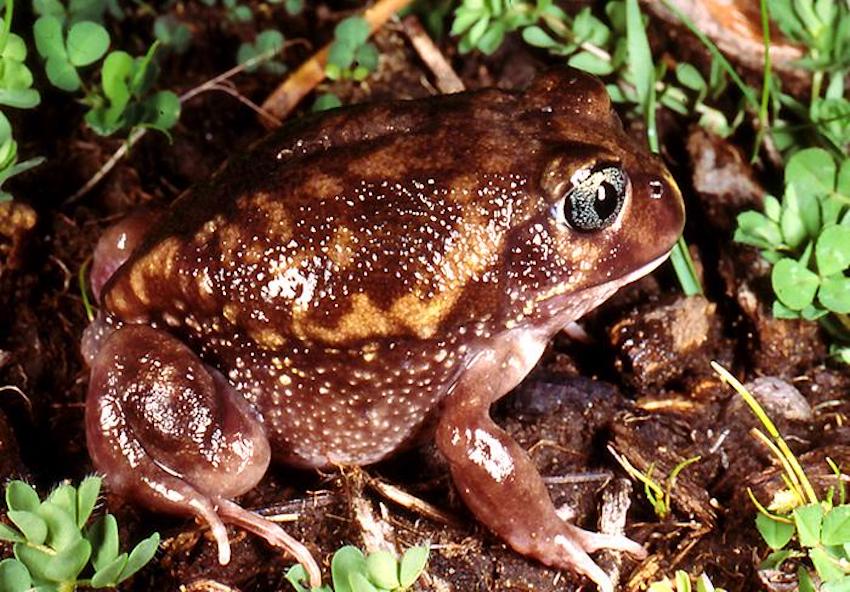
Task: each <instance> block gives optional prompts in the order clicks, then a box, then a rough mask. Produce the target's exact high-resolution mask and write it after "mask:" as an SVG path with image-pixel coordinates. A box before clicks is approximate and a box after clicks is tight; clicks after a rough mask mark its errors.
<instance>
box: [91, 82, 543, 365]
mask: <svg viewBox="0 0 850 592" xmlns="http://www.w3.org/2000/svg"><path fill="white" fill-rule="evenodd" d="M516 101H517V98H516V96H515V95H513V94H511V93H504V92H500V91H486V92H485V93H479V94H469V95H459V96H456V97H443V98H440V99H436V100H435V99H431V100H430V101H428V102H398V103H390V104H385V105H376V106H367V107H362V108H356V109H355V110H353V111H352V112H348V113H346V112H340V113H330V114H328V115H326V116H324V117H323V118H320V119H317V120H315V121H307V122H302V123H298V124H296V125H294V126H291V128H287V129H285V130H283V131H282V132H280V133H278V134H276V135H273V136H271V137H270V138H268V139H266V140H264V141H262V142H261V143H260V144H259V145H258V146H256V147H255V148H254V149H252V150H251V151H250V152H249V153H248V154H247V155H245V156H243V157H241V158H237V159H235V160H234V161H233V162H232V163H231V164H229V165H228V166H227V167H225V168H224V169H223V170H222V171H220V172H219V173H218V174H217V175H216V176H215V177H214V178H213V179H212V180H211V181H210V182H208V183H206V184H204V185H202V186H200V187H198V188H196V189H194V190H192V191H191V192H189V193H187V194H185V195H184V196H182V197H181V198H180V199H178V200H177V201H176V202H175V203H174V204H173V205H172V207H171V210H170V213H169V216H168V217H167V219H168V221H167V222H166V223H165V224H164V225H162V226H161V227H160V228H158V229H157V230H155V231H154V233H153V234H152V235H151V236H150V237H149V238H148V240H147V241H146V243H145V244H144V245H143V247H142V248H141V249H140V251H139V252H137V253H136V255H135V256H134V257H133V258H132V259H131V260H130V261H129V262H128V264H127V265H126V266H125V267H124V268H122V270H120V272H119V273H118V274H117V276H116V279H115V281H114V282H113V283H112V284H111V286H109V287H108V293H107V296H106V304H107V308H108V309H109V310H110V311H111V312H112V313H113V314H114V315H116V316H117V317H119V318H122V319H124V320H128V321H134V320H144V321H154V322H157V321H160V322H164V323H165V324H168V325H170V326H172V327H173V328H174V329H175V330H176V331H177V332H179V333H182V334H184V336H185V337H187V338H188V339H190V340H191V341H194V342H196V343H199V344H201V345H207V346H208V347H211V348H212V349H219V348H218V347H216V344H217V343H218V342H221V344H223V346H224V347H227V346H228V343H227V342H228V341H230V340H231V339H232V336H233V334H234V333H237V332H238V333H240V334H244V335H247V336H248V337H249V338H250V339H251V340H252V341H253V342H255V344H256V345H257V346H258V347H259V348H260V349H264V350H267V351H273V352H281V351H286V350H287V349H288V348H289V347H291V343H289V342H291V341H292V340H297V341H300V342H311V343H320V344H325V345H329V346H334V347H341V346H345V345H350V344H352V343H358V344H362V343H368V342H372V341H375V340H379V339H387V338H390V337H392V338H401V339H404V338H411V339H419V340H421V339H431V338H439V337H440V336H441V335H443V334H445V333H446V332H447V331H448V330H452V329H456V328H458V327H459V326H461V325H466V324H468V323H472V322H477V323H478V324H479V325H481V324H482V323H485V322H486V321H487V320H488V319H489V317H491V316H492V315H493V314H494V311H497V310H499V308H500V306H501V303H500V302H499V300H500V299H501V298H503V292H500V291H499V290H498V289H494V284H497V283H499V282H500V281H501V279H502V278H501V277H500V273H501V271H500V266H499V259H500V256H501V254H502V251H503V249H504V248H505V240H506V237H507V235H508V231H509V229H510V228H511V227H512V226H513V225H515V224H516V220H517V217H522V216H525V215H527V212H523V211H522V210H523V207H524V206H525V202H524V196H525V195H526V193H527V191H528V187H527V184H528V183H529V177H528V176H527V175H525V174H519V173H517V172H514V171H529V169H530V168H532V165H531V163H530V161H531V160H532V159H533V158H534V144H535V143H536V142H537V141H538V140H537V139H536V138H535V137H532V136H534V135H535V134H532V133H530V132H527V131H526V130H525V129H524V127H523V126H522V125H521V123H519V122H518V121H517V118H516V115H517V106H516ZM386 122H391V123H386ZM508 143H516V145H518V146H522V147H523V149H522V150H516V149H512V148H511V146H509V145H507V144H508ZM506 155H511V156H510V157H508V156H506ZM522 159H526V160H529V162H528V163H525V162H521V160H522ZM529 207H530V206H529Z"/></svg>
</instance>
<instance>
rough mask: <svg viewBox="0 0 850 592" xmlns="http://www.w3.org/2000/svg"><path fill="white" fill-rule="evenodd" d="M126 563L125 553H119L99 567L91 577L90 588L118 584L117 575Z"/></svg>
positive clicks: (110, 586)
mask: <svg viewBox="0 0 850 592" xmlns="http://www.w3.org/2000/svg"><path fill="white" fill-rule="evenodd" d="M126 565H127V554H126V553H121V555H119V556H118V557H116V558H115V559H113V560H112V561H111V562H110V563H107V564H106V565H104V566H102V567H100V568H99V569H97V571H96V572H95V574H94V576H93V577H92V579H91V586H92V588H112V587H115V586H116V585H117V584H118V576H119V575H120V574H121V572H122V571H123V570H124V567H126Z"/></svg>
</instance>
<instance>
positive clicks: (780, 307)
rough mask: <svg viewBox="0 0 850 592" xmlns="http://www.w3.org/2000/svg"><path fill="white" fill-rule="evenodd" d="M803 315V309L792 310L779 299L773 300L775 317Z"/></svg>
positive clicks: (790, 317) (792, 317)
mask: <svg viewBox="0 0 850 592" xmlns="http://www.w3.org/2000/svg"><path fill="white" fill-rule="evenodd" d="M801 316H802V314H801V311H799V310H791V309H790V308H788V307H787V306H785V305H784V304H782V303H781V302H780V301H779V300H774V301H773V317H774V318H777V319H799V318H800V317H801Z"/></svg>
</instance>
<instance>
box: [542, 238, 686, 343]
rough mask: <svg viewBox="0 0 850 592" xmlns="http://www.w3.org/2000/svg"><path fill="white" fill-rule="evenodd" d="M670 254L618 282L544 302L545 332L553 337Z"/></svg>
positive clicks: (656, 265) (610, 281)
mask: <svg viewBox="0 0 850 592" xmlns="http://www.w3.org/2000/svg"><path fill="white" fill-rule="evenodd" d="M671 252H672V249H671V250H670V251H667V252H666V253H664V254H663V255H661V256H659V257H656V258H655V259H653V260H652V261H650V262H649V263H646V264H645V265H643V266H641V267H639V268H637V269H635V270H634V271H631V272H629V273H627V274H625V275H623V276H621V277H619V278H617V279H613V280H608V281H606V282H601V283H599V284H596V285H594V286H590V287H588V288H583V289H581V290H579V291H578V292H571V293H569V294H561V295H559V296H555V297H552V298H550V299H549V300H547V301H544V302H542V303H541V309H542V312H543V314H542V315H541V318H544V319H548V320H547V321H546V322H545V324H546V327H545V329H546V330H547V331H548V332H549V333H550V335H554V334H555V333H557V332H558V331H560V330H562V329H563V328H564V327H566V326H567V325H569V324H570V323H572V322H573V321H577V320H578V319H580V318H581V317H583V316H584V315H585V314H587V313H588V312H590V311H591V310H593V309H594V308H596V307H597V306H599V305H600V304H602V303H603V302H605V301H606V300H608V299H609V298H610V297H611V296H613V295H614V294H615V293H616V292H617V290H619V289H620V288H622V287H623V286H626V285H628V284H630V283H632V282H634V281H636V280H639V279H640V278H642V277H643V276H645V275H648V274H650V273H652V271H653V270H655V269H656V268H657V267H658V266H659V265H661V264H662V263H664V261H666V260H667V258H668V257H669V256H670V253H671Z"/></svg>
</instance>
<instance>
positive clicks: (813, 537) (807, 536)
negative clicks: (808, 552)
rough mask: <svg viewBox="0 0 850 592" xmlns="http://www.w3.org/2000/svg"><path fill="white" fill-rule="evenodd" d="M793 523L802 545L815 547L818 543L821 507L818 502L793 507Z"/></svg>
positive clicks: (821, 515) (821, 520) (821, 519)
mask: <svg viewBox="0 0 850 592" xmlns="http://www.w3.org/2000/svg"><path fill="white" fill-rule="evenodd" d="M793 517H794V524H795V525H796V526H797V538H798V540H799V541H800V545H802V546H803V547H816V546H817V545H818V544H819V543H820V531H821V522H823V507H821V505H820V504H819V503H811V504H806V505H805V506H800V507H798V508H794V512H793Z"/></svg>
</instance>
